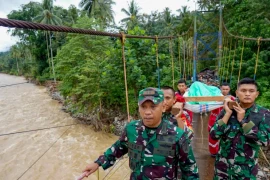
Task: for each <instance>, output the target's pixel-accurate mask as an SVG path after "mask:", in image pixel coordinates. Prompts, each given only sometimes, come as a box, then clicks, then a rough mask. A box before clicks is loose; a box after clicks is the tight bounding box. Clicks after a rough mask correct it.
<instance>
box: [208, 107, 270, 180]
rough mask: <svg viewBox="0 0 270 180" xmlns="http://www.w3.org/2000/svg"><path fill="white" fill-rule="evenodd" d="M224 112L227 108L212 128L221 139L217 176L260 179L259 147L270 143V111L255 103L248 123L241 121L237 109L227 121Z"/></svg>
mask: <svg viewBox="0 0 270 180" xmlns="http://www.w3.org/2000/svg"><path fill="white" fill-rule="evenodd" d="M224 115H225V110H222V112H221V113H220V114H219V115H218V117H217V121H216V123H215V124H214V126H213V127H212V128H211V130H210V136H211V137H212V138H213V139H216V140H217V139H220V148H219V152H218V154H217V156H216V162H215V177H214V180H217V179H230V180H234V179H256V175H257V173H258V164H257V162H258V152H259V148H260V146H261V145H263V146H268V145H269V143H270V142H269V141H270V140H269V139H270V112H269V110H267V109H265V108H263V107H261V106H258V105H256V104H254V105H253V106H252V107H251V108H248V109H246V113H245V118H244V120H245V121H246V123H247V124H246V125H245V126H244V127H242V126H241V125H240V123H239V122H238V120H237V114H236V112H235V111H233V113H232V115H231V117H230V119H229V121H228V123H227V124H225V123H224V122H223V121H222V118H223V116H224Z"/></svg>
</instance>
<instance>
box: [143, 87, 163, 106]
mask: <svg viewBox="0 0 270 180" xmlns="http://www.w3.org/2000/svg"><path fill="white" fill-rule="evenodd" d="M147 100H150V101H152V102H153V103H154V104H159V103H161V102H162V101H163V100H164V94H163V91H162V90H161V89H158V88H152V87H148V88H145V89H142V90H141V91H140V92H139V99H138V104H139V105H141V104H142V103H144V102H145V101H147Z"/></svg>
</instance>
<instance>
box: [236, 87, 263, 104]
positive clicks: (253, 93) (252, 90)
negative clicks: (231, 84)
mask: <svg viewBox="0 0 270 180" xmlns="http://www.w3.org/2000/svg"><path fill="white" fill-rule="evenodd" d="M236 95H237V97H238V98H239V101H240V103H243V104H253V103H254V102H255V99H256V98H257V97H258V95H259V92H258V91H257V88H256V86H255V85H254V84H242V85H240V86H239V87H238V89H237V90H236Z"/></svg>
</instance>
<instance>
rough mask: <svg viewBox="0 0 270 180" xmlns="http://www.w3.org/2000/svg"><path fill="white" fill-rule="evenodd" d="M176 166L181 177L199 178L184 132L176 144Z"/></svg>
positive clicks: (188, 141) (185, 179) (193, 179)
mask: <svg viewBox="0 0 270 180" xmlns="http://www.w3.org/2000/svg"><path fill="white" fill-rule="evenodd" d="M177 147H178V153H177V156H178V157H177V158H178V159H177V160H178V166H179V167H180V169H181V171H182V179H184V180H187V179H192V180H195V179H199V172H198V167H197V164H196V160H195V157H194V154H193V151H192V147H191V145H190V140H189V139H188V137H187V135H186V133H184V134H183V135H182V137H181V138H180V140H179V141H178V144H177Z"/></svg>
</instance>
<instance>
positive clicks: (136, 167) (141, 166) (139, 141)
mask: <svg viewBox="0 0 270 180" xmlns="http://www.w3.org/2000/svg"><path fill="white" fill-rule="evenodd" d="M126 153H128V155H129V166H130V169H131V170H132V173H131V175H130V179H132V180H146V179H156V180H158V179H160V180H161V179H163V180H165V179H177V178H176V177H177V169H178V166H180V168H181V171H182V177H183V179H199V174H198V167H197V164H196V161H195V158H194V155H193V151H192V148H191V145H190V140H189V139H188V138H187V137H186V134H185V133H184V132H183V131H182V130H181V129H180V128H177V127H176V126H174V125H171V124H170V123H169V122H168V121H167V120H163V121H161V124H160V125H159V126H158V127H157V128H156V129H148V128H146V127H145V126H144V125H143V123H142V121H141V120H138V121H132V122H130V123H129V124H128V125H127V126H126V127H125V130H124V132H123V133H122V135H121V136H120V138H119V140H118V141H116V142H115V143H114V144H113V145H112V146H111V147H110V148H109V149H107V151H106V152H105V153H104V155H102V156H100V157H99V158H98V159H97V160H96V161H95V162H96V163H98V164H99V165H100V166H102V167H103V169H107V168H109V167H111V166H112V165H113V164H114V162H115V161H116V159H118V158H120V157H121V156H123V155H124V154H126Z"/></svg>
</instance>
